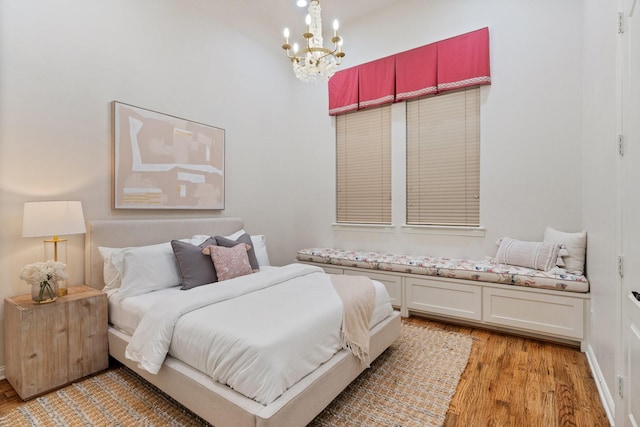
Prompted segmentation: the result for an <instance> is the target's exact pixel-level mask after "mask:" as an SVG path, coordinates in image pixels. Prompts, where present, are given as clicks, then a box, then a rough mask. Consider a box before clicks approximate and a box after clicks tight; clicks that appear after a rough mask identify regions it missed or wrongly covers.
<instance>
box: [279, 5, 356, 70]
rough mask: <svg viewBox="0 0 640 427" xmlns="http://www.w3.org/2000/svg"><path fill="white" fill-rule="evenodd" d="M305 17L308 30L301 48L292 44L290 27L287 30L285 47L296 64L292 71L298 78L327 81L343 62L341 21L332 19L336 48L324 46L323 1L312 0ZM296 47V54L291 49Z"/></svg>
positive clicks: (332, 38)
mask: <svg viewBox="0 0 640 427" xmlns="http://www.w3.org/2000/svg"><path fill="white" fill-rule="evenodd" d="M308 12H309V13H308V15H307V18H306V24H307V31H306V32H305V33H304V34H303V35H302V37H304V39H305V43H306V45H307V47H306V48H303V49H302V50H300V49H299V47H298V43H294V44H293V46H291V45H290V44H289V35H290V34H289V29H288V28H285V29H284V39H285V41H284V44H283V45H282V49H284V50H285V51H286V52H287V57H288V58H289V60H291V63H292V64H293V71H294V73H295V75H296V77H297V78H299V79H300V80H302V81H304V82H318V81H320V80H328V79H329V77H331V76H332V75H333V74H334V73H335V72H336V68H337V67H338V65H340V64H341V63H342V58H343V57H344V56H345V53H344V52H343V51H342V37H339V36H338V20H334V21H333V37H331V43H333V49H327V48H325V47H324V41H323V38H322V17H321V10H320V0H311V3H309V9H308ZM292 50H293V53H291V51H292Z"/></svg>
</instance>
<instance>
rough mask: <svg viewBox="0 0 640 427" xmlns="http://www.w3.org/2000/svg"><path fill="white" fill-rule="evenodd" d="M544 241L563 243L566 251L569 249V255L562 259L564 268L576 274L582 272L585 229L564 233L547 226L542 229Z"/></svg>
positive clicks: (581, 273)
mask: <svg viewBox="0 0 640 427" xmlns="http://www.w3.org/2000/svg"><path fill="white" fill-rule="evenodd" d="M544 241H545V242H552V243H559V244H561V245H564V246H565V248H566V249H567V251H569V255H568V256H565V257H564V259H563V261H564V269H565V270H566V271H567V272H569V273H571V274H577V275H578V276H582V275H583V274H584V263H585V255H586V254H585V253H586V250H587V232H586V231H580V232H578V233H566V232H564V231H558V230H556V229H554V228H551V227H547V228H545V230H544Z"/></svg>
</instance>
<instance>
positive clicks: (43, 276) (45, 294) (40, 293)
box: [20, 260, 67, 304]
mask: <svg viewBox="0 0 640 427" xmlns="http://www.w3.org/2000/svg"><path fill="white" fill-rule="evenodd" d="M66 267H67V266H66V265H65V264H63V263H61V262H58V261H51V260H50V261H46V262H36V263H33V264H28V265H25V266H24V268H23V269H22V272H21V273H20V278H21V279H22V280H24V281H25V282H27V283H29V284H30V285H31V299H32V300H33V301H34V302H35V303H38V304H45V303H48V302H53V301H55V300H56V299H57V298H58V281H59V280H65V279H66V278H67V273H66V271H65V269H66Z"/></svg>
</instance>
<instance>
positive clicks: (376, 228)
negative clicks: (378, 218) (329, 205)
mask: <svg viewBox="0 0 640 427" xmlns="http://www.w3.org/2000/svg"><path fill="white" fill-rule="evenodd" d="M331 227H332V228H333V229H334V230H340V231H357V232H358V231H359V232H368V233H392V232H393V231H394V229H395V227H394V226H393V225H392V224H355V223H354V224H348V223H337V222H334V223H333V224H331Z"/></svg>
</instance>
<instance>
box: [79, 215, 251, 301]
mask: <svg viewBox="0 0 640 427" xmlns="http://www.w3.org/2000/svg"><path fill="white" fill-rule="evenodd" d="M243 227H244V224H243V222H242V219H241V218H192V219H148V220H146V219H125V220H104V221H89V222H87V234H86V235H85V245H84V247H85V249H84V250H85V261H84V277H85V282H86V285H87V286H91V287H92V288H96V289H102V288H103V287H104V279H103V269H104V262H103V260H102V256H101V255H100V252H99V251H98V247H99V246H106V247H110V248H125V247H128V246H144V245H152V244H155V243H163V242H168V241H170V240H173V239H184V238H189V237H191V236H193V235H195V234H208V235H211V236H215V235H223V236H225V235H229V234H232V233H234V232H236V231H238V230H240V229H241V228H243Z"/></svg>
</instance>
